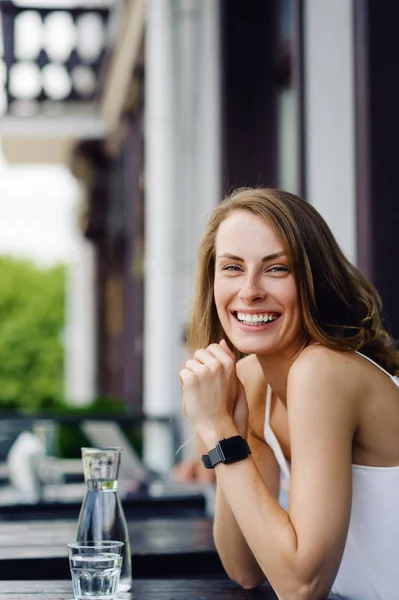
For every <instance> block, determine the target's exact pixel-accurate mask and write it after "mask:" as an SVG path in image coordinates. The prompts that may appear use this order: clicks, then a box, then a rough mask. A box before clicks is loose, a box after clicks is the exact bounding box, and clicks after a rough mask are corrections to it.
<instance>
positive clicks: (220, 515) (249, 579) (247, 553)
mask: <svg viewBox="0 0 399 600" xmlns="http://www.w3.org/2000/svg"><path fill="white" fill-rule="evenodd" d="M213 534H214V539H215V544H216V548H217V551H218V554H219V557H220V560H221V561H222V563H223V567H224V569H225V571H226V573H227V575H228V576H229V577H230V578H231V579H233V580H234V581H236V582H237V583H238V584H240V585H241V586H242V587H244V588H253V587H256V586H258V585H259V584H260V583H262V581H263V580H264V578H265V576H264V574H263V571H262V569H261V568H260V566H259V564H258V562H257V560H256V559H255V557H254V555H253V553H252V551H251V549H250V547H249V546H248V544H247V542H246V540H245V538H244V536H243V534H242V532H241V529H240V527H239V525H238V523H237V520H236V518H235V516H234V514H233V512H232V510H231V508H230V505H229V503H228V501H227V499H226V497H225V495H224V493H223V491H222V490H221V489H220V487H219V488H217V492H216V508H215V519H214V526H213Z"/></svg>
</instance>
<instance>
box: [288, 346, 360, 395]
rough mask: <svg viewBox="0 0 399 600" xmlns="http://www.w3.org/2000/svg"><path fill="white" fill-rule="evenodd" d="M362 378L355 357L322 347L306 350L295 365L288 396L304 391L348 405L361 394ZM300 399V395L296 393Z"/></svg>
mask: <svg viewBox="0 0 399 600" xmlns="http://www.w3.org/2000/svg"><path fill="white" fill-rule="evenodd" d="M361 385H362V382H361V379H359V377H358V368H357V362H356V358H355V355H354V354H353V353H352V352H349V351H348V352H340V351H337V350H332V349H331V348H326V347H325V346H321V345H316V344H314V345H310V346H308V347H306V348H305V349H304V350H303V351H302V352H301V354H300V355H299V356H298V358H297V359H296V361H295V362H294V363H293V365H292V366H291V369H290V372H289V375H288V395H290V392H291V395H292V392H293V390H302V392H303V394H306V397H307V398H309V396H314V397H317V398H319V400H320V399H322V398H325V399H326V400H327V399H331V398H332V397H333V398H334V400H335V402H337V403H339V398H341V399H342V401H343V402H346V401H347V400H348V399H349V398H356V397H357V396H358V395H359V393H360V391H361V390H360V386H361ZM295 395H296V397H298V394H295Z"/></svg>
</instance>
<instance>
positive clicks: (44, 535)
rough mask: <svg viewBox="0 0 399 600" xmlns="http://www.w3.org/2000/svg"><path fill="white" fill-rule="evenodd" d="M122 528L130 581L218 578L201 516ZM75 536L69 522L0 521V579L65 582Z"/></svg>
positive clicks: (207, 521) (131, 523) (208, 529)
mask: <svg viewBox="0 0 399 600" xmlns="http://www.w3.org/2000/svg"><path fill="white" fill-rule="evenodd" d="M128 529H129V537H130V543H131V548H132V571H133V576H134V577H136V578H141V579H142V578H162V577H182V578H185V577H188V576H192V577H223V576H224V571H223V567H222V565H221V563H220V560H219V557H218V555H217V552H216V549H215V545H214V542H213V537H212V521H211V519H209V518H207V517H202V518H198V519H172V518H168V519H147V520H143V521H128ZM75 534H76V523H75V522H74V521H21V522H9V523H0V580H6V579H18V580H23V579H25V580H30V579H36V580H37V579H53V580H54V579H68V578H69V576H70V575H69V565H68V560H67V543H68V542H71V541H74V540H75ZM2 587H3V586H2V584H0V589H2Z"/></svg>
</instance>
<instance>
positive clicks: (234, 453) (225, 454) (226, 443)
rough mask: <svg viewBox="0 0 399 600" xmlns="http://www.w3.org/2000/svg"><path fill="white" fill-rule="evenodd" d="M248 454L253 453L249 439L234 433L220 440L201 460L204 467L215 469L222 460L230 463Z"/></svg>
mask: <svg viewBox="0 0 399 600" xmlns="http://www.w3.org/2000/svg"><path fill="white" fill-rule="evenodd" d="M248 454H251V450H250V448H249V446H248V442H247V440H244V438H242V437H241V436H240V435H233V437H229V438H223V439H222V440H220V441H219V442H218V443H217V444H216V447H215V448H212V450H209V452H208V454H203V455H202V456H201V461H202V464H203V465H204V467H206V468H207V469H213V468H214V466H215V465H217V464H218V463H220V462H222V463H224V464H227V465H228V464H230V463H234V462H237V461H239V460H243V459H244V458H247V456H248Z"/></svg>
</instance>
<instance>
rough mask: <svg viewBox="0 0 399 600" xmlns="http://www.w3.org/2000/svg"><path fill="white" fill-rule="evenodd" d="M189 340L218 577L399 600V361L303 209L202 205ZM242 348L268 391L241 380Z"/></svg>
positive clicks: (297, 202) (253, 195) (312, 592)
mask: <svg viewBox="0 0 399 600" xmlns="http://www.w3.org/2000/svg"><path fill="white" fill-rule="evenodd" d="M189 342H190V345H191V347H192V348H196V349H197V350H196V351H195V353H194V355H193V357H192V358H190V359H189V360H188V361H187V362H186V364H185V368H184V369H182V371H181V372H180V378H181V381H182V385H183V408H184V413H185V414H186V415H187V416H188V418H189V419H190V421H191V424H192V426H193V428H194V430H195V433H196V435H197V436H198V438H199V439H200V440H201V442H202V444H203V446H204V447H205V451H206V452H207V454H206V453H205V454H204V456H203V457H202V460H203V462H204V464H205V465H206V466H207V468H209V470H213V471H214V472H215V474H216V480H217V485H216V488H217V497H216V511H215V520H214V537H215V543H216V547H217V550H218V553H219V556H220V558H221V560H222V562H223V565H224V567H225V570H226V572H227V574H228V575H229V576H230V577H231V578H232V579H233V580H235V581H237V582H238V583H239V584H241V585H242V586H243V587H245V588H252V587H256V586H258V585H259V584H260V583H261V582H262V581H263V579H264V577H265V576H266V577H267V579H268V580H269V582H270V584H271V585H272V587H273V588H274V590H275V591H276V593H277V595H278V597H279V598H284V600H299V599H301V600H318V599H322V598H326V597H327V595H328V594H329V592H330V590H331V589H332V591H333V593H336V594H338V595H339V596H340V597H341V596H342V597H344V598H346V599H347V600H358V599H360V598H361V599H362V600H378V599H381V598H383V599H384V600H393V599H394V598H397V594H398V589H399V571H398V568H397V556H398V554H399V514H398V510H397V498H398V496H399V435H398V433H399V389H398V385H397V382H396V378H395V375H396V374H397V373H398V372H399V354H398V352H397V351H396V350H395V348H394V346H393V343H392V340H391V339H390V337H389V335H388V333H387V332H386V330H385V329H384V327H383V325H382V322H381V301H380V298H379V296H378V293H377V291H376V290H375V288H374V287H373V286H372V284H371V283H370V282H368V281H367V279H366V278H365V277H364V276H363V275H362V274H361V273H360V271H359V270H358V269H357V268H356V267H355V266H353V265H352V264H351V263H350V262H349V261H348V260H347V259H346V258H345V256H344V255H343V253H342V251H341V250H340V248H339V247H338V244H337V243H336V241H335V239H334V237H333V235H332V233H331V231H330V229H329V228H328V226H327V224H326V223H325V221H324V220H323V218H322V217H321V216H320V215H319V213H318V212H317V211H316V210H315V209H314V208H313V207H312V206H311V205H309V204H308V203H306V202H305V201H303V200H302V199H300V198H298V197H297V196H294V195H292V194H289V193H286V192H282V191H279V190H273V189H264V190H262V189H256V190H252V189H248V190H241V191H238V192H236V193H235V194H233V195H232V196H231V197H230V198H228V199H226V200H225V201H224V202H223V203H222V204H220V205H219V206H218V207H217V208H216V209H215V210H214V212H213V213H212V215H211V218H210V221H209V224H208V228H207V231H206V233H205V235H204V237H203V240H202V243H201V245H200V250H199V261H198V279H197V287H196V295H195V300H194V306H193V311H192V316H191V321H190V331H189ZM243 354H244V355H256V357H257V360H258V361H259V364H260V366H261V368H262V371H263V375H264V379H265V381H266V382H267V386H266V390H265V388H264V387H263V388H262V390H260V389H259V390H255V391H254V392H253V393H252V391H251V383H249V382H247V381H246V380H245V378H244V386H243V384H242V382H241V377H240V376H239V377H238V376H237V375H238V372H239V369H238V370H236V365H237V359H238V358H240V357H241V356H242V355H243ZM252 360H253V359H252V357H249V359H248V361H249V362H251V361H252ZM247 375H248V377H249V378H250V379H251V372H250V371H248V372H247ZM253 385H254V386H255V387H256V385H257V384H256V382H255V381H254V383H253ZM244 388H245V389H244ZM258 391H259V393H258ZM248 392H249V393H248ZM280 469H281V470H282V471H283V472H285V473H287V478H288V481H289V483H290V491H289V505H288V509H287V510H284V508H283V507H282V506H280V504H279V503H278V491H279V470H280Z"/></svg>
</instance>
